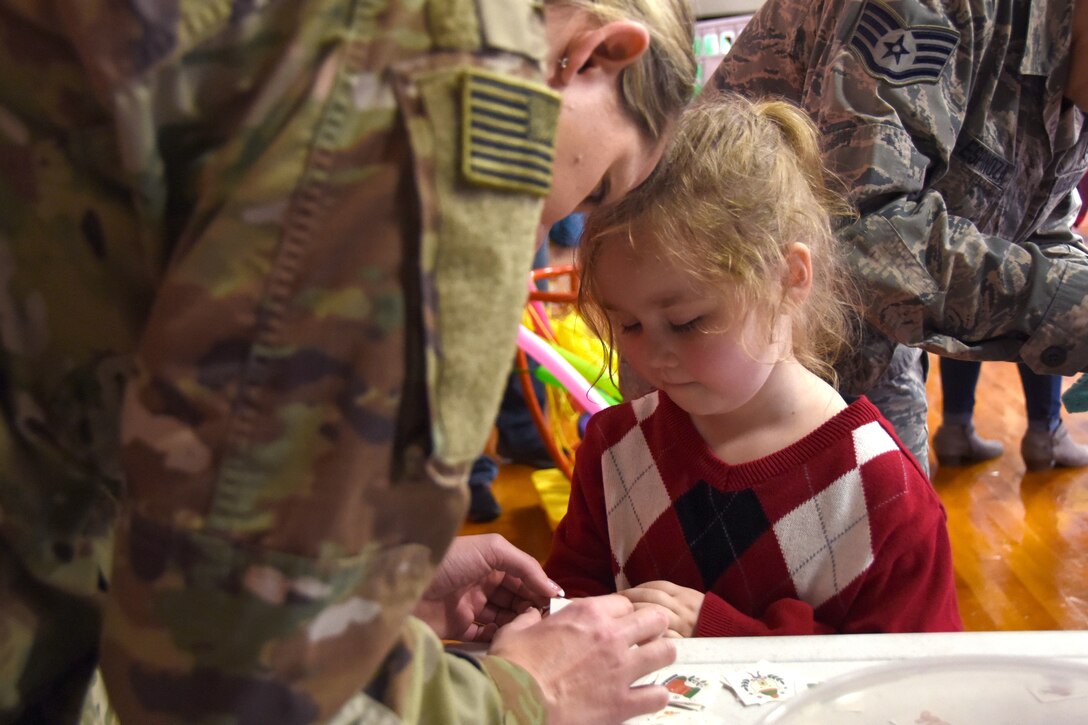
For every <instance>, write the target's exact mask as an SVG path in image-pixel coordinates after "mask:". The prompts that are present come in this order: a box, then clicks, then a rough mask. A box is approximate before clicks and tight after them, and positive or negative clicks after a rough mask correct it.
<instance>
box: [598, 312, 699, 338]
mask: <svg viewBox="0 0 1088 725" xmlns="http://www.w3.org/2000/svg"><path fill="white" fill-rule="evenodd" d="M702 321H703V318H702V316H699V317H696V318H693V319H691V320H688V321H687V322H681V323H671V322H670V323H669V330H670V331H671V332H674V333H676V334H683V333H685V332H693V331H695V330H698V329H699V326H700V324H701V323H702ZM616 328H617V329H618V330H619V331H620V334H622V335H630V334H633V333H636V332H640V331H641V330H642V323H641V322H629V323H618V324H616Z"/></svg>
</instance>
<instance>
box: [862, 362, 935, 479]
mask: <svg viewBox="0 0 1088 725" xmlns="http://www.w3.org/2000/svg"><path fill="white" fill-rule="evenodd" d="M924 354H925V353H924V351H922V350H920V349H918V348H911V347H906V346H904V345H900V346H898V347H897V348H896V350H895V354H894V355H893V356H892V362H891V365H889V366H888V369H887V370H885V371H884V374H883V375H881V376H880V378H879V379H878V380H877V382H876V384H875V385H874V386H873V387H872V388H870V389H869V390H867V391H865V395H866V397H868V398H869V400H870V401H872V403H873V405H875V406H876V407H877V408H879V409H880V412H881V413H882V414H883V415H884V417H885V418H887V419H888V421H889V422H890V423H891V424H892V426H893V427H894V428H895V432H896V435H898V436H899V440H901V441H902V442H903V445H904V446H905V447H906V448H907V450H909V451H910V452H911V453H913V454H914V457H915V458H917V459H918V463H920V464H921V466H922V470H924V471H925V472H926V475H927V476H928V475H929V426H928V424H927V422H926V415H927V413H928V411H929V401H928V400H927V399H926V366H925V364H924V363H923V361H922V356H923V355H924Z"/></svg>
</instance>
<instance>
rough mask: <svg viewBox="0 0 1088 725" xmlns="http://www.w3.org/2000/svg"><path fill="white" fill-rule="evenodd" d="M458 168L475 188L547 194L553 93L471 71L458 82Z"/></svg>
mask: <svg viewBox="0 0 1088 725" xmlns="http://www.w3.org/2000/svg"><path fill="white" fill-rule="evenodd" d="M463 104H464V105H463V108H464V120H463V127H462V145H461V170H462V172H463V173H464V176H465V178H466V179H467V180H468V181H469V182H471V183H473V184H478V185H481V186H487V187H491V188H496V189H508V190H511V191H522V192H528V193H530V194H535V195H537V196H547V195H548V192H549V191H550V190H551V187H552V163H553V162H554V160H555V128H556V124H557V122H558V119H559V94H558V93H555V92H554V91H552V90H550V89H548V88H546V87H544V86H541V85H540V84H536V83H531V82H528V81H518V80H517V79H515V78H510V77H508V76H500V75H496V74H491V73H487V72H486V71H480V70H478V69H473V70H470V71H468V73H467V74H466V77H465V86H464V98H463Z"/></svg>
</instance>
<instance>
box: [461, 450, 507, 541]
mask: <svg viewBox="0 0 1088 725" xmlns="http://www.w3.org/2000/svg"><path fill="white" fill-rule="evenodd" d="M498 475H499V464H498V463H497V462H496V461H495V459H494V458H492V457H491V456H488V455H482V456H479V457H478V458H477V459H476V460H475V461H473V463H472V471H471V472H470V473H469V474H468V491H469V497H470V498H469V505H468V520H469V521H471V522H473V523H477V524H480V523H484V522H487V521H494V520H495V519H497V518H499V514H501V513H502V507H501V506H499V502H498V501H496V500H495V495H494V494H493V493H492V492H491V483H492V482H493V481H494V480H495V478H496V477H497V476H498Z"/></svg>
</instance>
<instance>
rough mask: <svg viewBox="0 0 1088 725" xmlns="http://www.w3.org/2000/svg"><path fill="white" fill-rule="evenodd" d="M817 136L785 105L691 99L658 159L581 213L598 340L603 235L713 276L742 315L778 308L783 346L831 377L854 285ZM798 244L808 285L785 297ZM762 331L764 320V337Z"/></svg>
mask: <svg viewBox="0 0 1088 725" xmlns="http://www.w3.org/2000/svg"><path fill="white" fill-rule="evenodd" d="M832 181H833V180H832V178H831V177H830V176H829V175H828V174H827V173H826V171H825V168H824V166H823V163H822V158H821V154H820V143H819V132H818V130H817V129H816V127H815V125H814V124H813V123H812V121H811V120H810V119H809V118H808V116H807V115H806V114H805V113H804V112H803V111H802V110H800V109H799V108H797V107H796V106H793V105H791V104H789V103H786V102H784V101H778V100H754V101H753V100H747V99H744V98H741V97H739V96H736V95H729V94H716V95H713V96H709V97H701V98H700V99H699V101H698V102H696V103H695V104H693V105H692V106H691V107H690V108H688V109H687V110H685V111H684V113H683V114H682V115H681V117H680V120H679V123H678V128H677V130H676V135H675V136H674V138H673V139H672V140H671V142H670V144H669V146H668V148H667V150H666V152H665V157H664V158H663V159H662V162H661V164H660V165H659V166H658V168H657V169H656V170H655V172H654V173H653V174H652V175H651V176H650V178H649V179H647V180H646V182H645V183H644V184H643V185H642V186H641V187H639V188H638V189H636V190H634V191H633V192H632V193H630V194H628V195H627V196H626V197H625V198H624V199H623V200H622V201H620V202H617V203H616V204H614V205H612V206H609V207H605V208H602V209H599V210H597V211H596V212H594V213H593V214H591V215H590V217H589V219H588V220H587V222H586V228H585V232H584V235H583V239H582V244H581V246H580V248H579V252H578V265H579V267H580V271H581V287H580V291H579V302H578V304H579V308H580V311H581V313H582V315H583V316H584V317H585V318H586V320H587V322H588V323H589V324H590V326H591V327H592V328H593V330H594V332H596V333H597V334H598V335H599V336H600V337H601V338H602V339H603V340H605V341H606V342H608V343H609V344H612V343H613V342H614V331H613V330H612V329H611V327H610V325H609V323H608V318H607V316H606V315H605V314H604V312H603V311H602V309H601V307H600V299H599V297H598V284H597V281H598V279H599V277H600V275H603V274H607V273H608V271H607V270H603V269H600V268H599V267H598V265H597V264H596V261H597V259H598V257H599V254H600V250H601V248H602V246H603V245H604V244H606V243H616V242H619V243H627V244H631V245H633V246H637V248H638V249H639V251H640V253H644V252H646V251H650V252H654V253H658V254H660V255H662V256H663V257H664V258H668V259H669V261H670V262H672V263H674V264H677V265H679V266H680V268H681V269H685V270H686V271H688V272H690V273H691V274H692V275H694V276H695V277H696V278H698V279H700V280H702V281H704V282H708V283H710V284H715V285H716V284H722V283H723V282H724V283H725V284H722V288H723V294H725V293H726V292H725V290H728V293H729V294H730V295H731V297H730V299H732V300H735V301H736V302H737V303H738V304H739V305H740V307H741V309H743V310H745V311H746V313H747V314H758V315H761V316H764V317H763V319H767V320H770V319H772V318H773V316H774V315H776V314H778V313H780V312H788V313H789V314H790V316H791V319H792V322H793V330H792V331H793V354H794V356H795V357H796V359H797V360H798V361H799V362H800V363H801V364H802V365H804V366H805V367H807V368H808V369H809V370H811V371H812V372H814V373H815V374H817V375H819V376H820V377H822V378H823V379H825V380H827V381H828V382H830V383H831V384H835V382H836V375H835V371H834V363H835V362H836V360H837V359H838V357H839V355H840V354H841V353H842V352H843V351H844V349H845V348H847V347H848V346H849V344H850V343H851V342H852V341H853V340H854V339H855V336H856V335H857V330H858V325H859V322H858V316H857V313H856V312H855V310H856V309H857V307H856V304H855V302H856V290H855V288H854V285H853V284H852V283H851V281H850V276H849V275H848V274H847V272H846V266H845V261H844V259H843V256H842V254H841V251H840V246H839V244H838V243H837V241H836V238H835V234H834V228H833V224H834V223H835V221H836V220H838V219H840V218H842V217H850V216H852V215H853V211H852V209H851V208H850V206H849V205H848V204H847V202H846V201H845V199H844V197H843V196H842V195H841V194H839V193H836V192H833V191H831V189H830V188H829V185H830V183H831V182H832ZM794 242H801V243H803V244H805V245H806V246H807V247H808V248H809V250H810V254H811V259H812V268H813V269H812V288H811V291H810V293H809V295H808V296H807V298H806V299H805V300H804V302H802V303H800V304H796V303H794V302H793V301H792V300H791V298H790V297H788V296H787V295H786V290H785V287H784V285H783V284H782V281H783V280H784V279H785V275H786V268H787V259H786V250H787V249H788V247H789V245H791V244H792V243H794ZM770 334H771V331H770V325H768V335H770Z"/></svg>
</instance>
